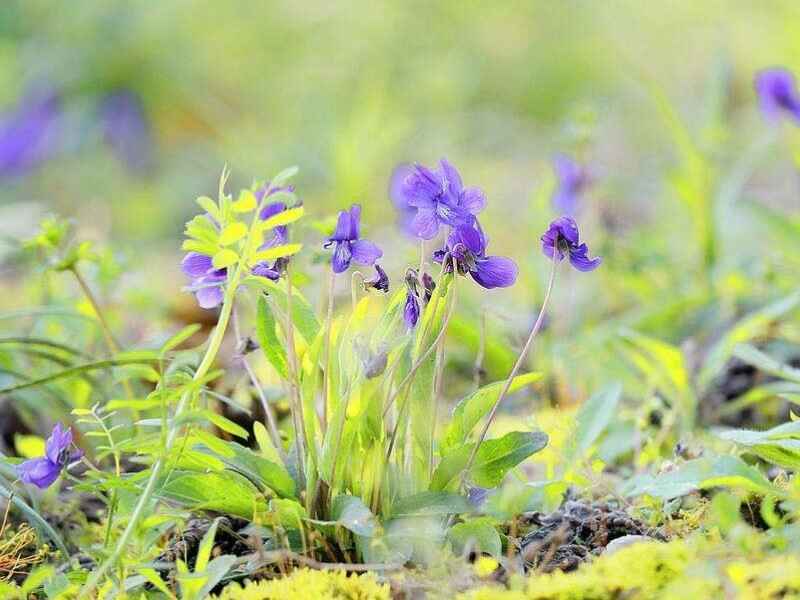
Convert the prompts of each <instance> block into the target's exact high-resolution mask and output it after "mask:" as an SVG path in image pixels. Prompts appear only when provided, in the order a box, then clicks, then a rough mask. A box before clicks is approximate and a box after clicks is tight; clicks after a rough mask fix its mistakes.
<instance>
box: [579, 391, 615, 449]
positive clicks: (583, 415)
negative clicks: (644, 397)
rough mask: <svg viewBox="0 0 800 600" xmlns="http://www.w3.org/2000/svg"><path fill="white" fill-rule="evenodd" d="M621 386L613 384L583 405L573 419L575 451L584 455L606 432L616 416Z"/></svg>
mask: <svg viewBox="0 0 800 600" xmlns="http://www.w3.org/2000/svg"><path fill="white" fill-rule="evenodd" d="M621 396H622V386H621V385H620V384H619V383H614V384H612V385H611V386H609V387H607V388H605V389H604V390H601V391H599V392H597V393H596V394H594V395H593V396H592V397H591V398H589V399H588V400H587V401H586V402H584V403H583V405H582V406H581V408H580V410H579V411H578V414H577V415H576V417H575V420H576V430H575V449H576V450H577V452H578V453H580V454H583V453H585V452H586V451H587V450H588V449H589V448H590V447H591V446H592V445H593V444H594V443H595V442H596V441H597V440H598V438H599V437H600V435H601V434H602V433H603V432H604V431H605V430H606V428H607V427H608V426H609V424H610V423H611V422H612V421H613V419H614V417H615V416H616V414H617V406H618V405H619V399H620V397H621Z"/></svg>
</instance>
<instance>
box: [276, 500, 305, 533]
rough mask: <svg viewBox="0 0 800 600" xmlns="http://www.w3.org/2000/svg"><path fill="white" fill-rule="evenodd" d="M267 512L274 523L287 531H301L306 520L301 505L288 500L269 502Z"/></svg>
mask: <svg viewBox="0 0 800 600" xmlns="http://www.w3.org/2000/svg"><path fill="white" fill-rule="evenodd" d="M269 511H270V513H271V514H270V516H271V517H272V518H273V519H274V521H275V523H276V524H278V525H280V526H281V527H283V528H284V529H286V530H287V531H291V530H294V529H303V522H304V521H305V520H306V519H307V518H308V513H307V512H306V509H305V508H303V505H302V504H300V503H299V502H297V501H296V500H290V499H288V498H275V499H273V500H270V503H269Z"/></svg>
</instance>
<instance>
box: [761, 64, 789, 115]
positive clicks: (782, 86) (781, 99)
mask: <svg viewBox="0 0 800 600" xmlns="http://www.w3.org/2000/svg"><path fill="white" fill-rule="evenodd" d="M755 88H756V93H757V94H758V100H759V104H760V107H761V112H762V113H763V114H764V117H765V118H766V119H767V120H769V121H772V122H777V121H778V120H780V118H781V116H783V115H788V116H789V117H790V118H791V119H792V120H794V121H795V122H796V123H798V124H800V94H798V92H797V84H796V81H795V78H794V75H793V74H792V72H791V71H789V70H788V69H785V68H783V67H772V68H769V69H764V70H762V71H759V72H758V73H757V74H756V78H755Z"/></svg>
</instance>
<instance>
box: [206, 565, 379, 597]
mask: <svg viewBox="0 0 800 600" xmlns="http://www.w3.org/2000/svg"><path fill="white" fill-rule="evenodd" d="M218 598H219V600H295V599H298V598H314V599H315V600H389V599H390V594H389V586H388V585H385V584H380V583H378V581H377V580H376V579H375V576H374V575H373V574H371V573H368V574H365V575H361V576H358V575H349V576H348V575H347V574H346V573H344V572H343V571H312V570H311V569H298V570H296V571H293V572H292V574H291V575H289V576H288V577H283V578H281V579H271V580H263V581H258V582H252V581H249V582H247V583H246V584H245V585H244V587H243V586H241V585H239V584H238V583H233V584H231V585H229V586H227V587H226V588H225V589H224V590H223V591H222V594H220V595H219V596H218Z"/></svg>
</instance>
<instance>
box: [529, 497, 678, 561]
mask: <svg viewBox="0 0 800 600" xmlns="http://www.w3.org/2000/svg"><path fill="white" fill-rule="evenodd" d="M523 518H524V521H525V522H526V523H527V524H530V525H532V526H533V527H534V529H533V530H532V531H530V532H528V533H527V534H525V535H524V536H523V537H522V538H521V539H520V540H519V554H520V557H521V559H522V561H523V562H524V565H525V569H526V570H531V569H533V570H538V571H542V572H545V573H549V572H551V571H555V570H556V569H560V570H562V571H573V570H575V569H577V568H578V566H579V565H580V564H581V563H582V562H584V561H586V560H587V559H588V558H590V557H591V556H595V555H598V554H600V553H601V552H603V550H605V548H606V546H608V544H609V543H610V542H611V541H613V540H615V539H618V538H622V537H624V536H628V535H633V536H644V537H648V538H652V539H655V540H660V541H664V540H665V539H666V538H665V536H664V535H663V534H661V533H660V532H659V531H658V530H656V529H653V528H650V527H648V526H647V525H645V524H644V523H642V522H641V521H639V520H637V519H634V518H633V517H631V516H630V515H628V514H627V513H626V512H625V511H624V510H622V509H620V508H619V507H617V506H616V505H614V504H613V503H610V502H594V503H588V502H581V501H577V500H568V501H566V502H565V503H564V504H563V505H562V507H561V508H559V509H558V510H556V511H554V512H552V513H550V514H546V515H545V514H542V513H538V512H534V513H528V514H526V515H523Z"/></svg>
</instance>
